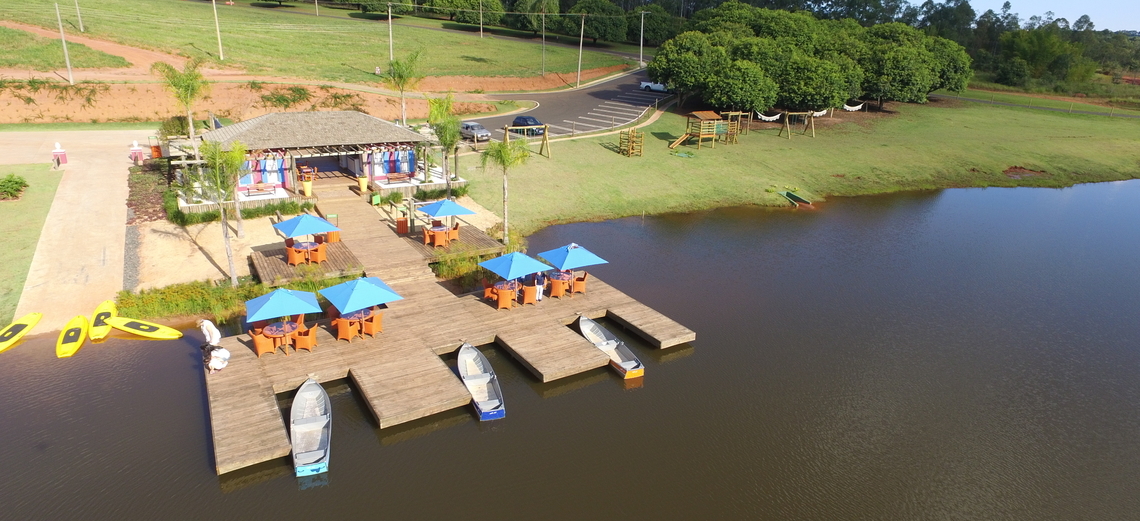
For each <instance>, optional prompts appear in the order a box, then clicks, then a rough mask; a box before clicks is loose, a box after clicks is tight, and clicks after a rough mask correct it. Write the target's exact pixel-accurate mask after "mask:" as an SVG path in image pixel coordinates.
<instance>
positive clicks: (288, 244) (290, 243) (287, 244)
mask: <svg viewBox="0 0 1140 521" xmlns="http://www.w3.org/2000/svg"><path fill="white" fill-rule="evenodd" d="M285 247H286V248H292V247H293V238H292V237H288V238H286V239H285Z"/></svg>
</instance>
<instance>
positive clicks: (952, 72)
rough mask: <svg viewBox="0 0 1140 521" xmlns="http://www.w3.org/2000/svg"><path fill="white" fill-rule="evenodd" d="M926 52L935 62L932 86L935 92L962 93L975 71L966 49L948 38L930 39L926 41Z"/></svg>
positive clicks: (932, 90) (931, 90)
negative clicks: (941, 90) (942, 90)
mask: <svg viewBox="0 0 1140 521" xmlns="http://www.w3.org/2000/svg"><path fill="white" fill-rule="evenodd" d="M926 50H927V51H930V54H931V55H932V56H933V58H934V61H933V65H934V71H933V72H934V75H935V81H934V83H933V84H931V85H930V90H928V91H927V92H928V93H930V92H934V91H936V90H938V89H946V90H949V91H953V92H962V91H963V90H966V86H967V85H969V83H970V77H972V76H973V75H974V70H973V69H971V68H970V55H969V54H966V49H964V48H963V47H962V46H961V45H958V44H957V43H954V42H952V41H950V40H947V39H946V38H939V37H937V36H935V37H929V38H927V39H926Z"/></svg>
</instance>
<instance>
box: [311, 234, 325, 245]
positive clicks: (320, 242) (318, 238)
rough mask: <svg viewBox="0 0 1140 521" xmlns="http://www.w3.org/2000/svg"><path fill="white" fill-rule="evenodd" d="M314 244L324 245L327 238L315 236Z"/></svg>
mask: <svg viewBox="0 0 1140 521" xmlns="http://www.w3.org/2000/svg"><path fill="white" fill-rule="evenodd" d="M313 242H316V243H317V244H324V243H325V236H324V235H323V234H322V235H314V236H313Z"/></svg>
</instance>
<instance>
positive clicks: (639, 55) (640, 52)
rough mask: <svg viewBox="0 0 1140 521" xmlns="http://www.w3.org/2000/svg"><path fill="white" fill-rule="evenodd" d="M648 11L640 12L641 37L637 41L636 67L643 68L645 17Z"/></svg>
mask: <svg viewBox="0 0 1140 521" xmlns="http://www.w3.org/2000/svg"><path fill="white" fill-rule="evenodd" d="M648 12H649V11H642V12H641V37H640V38H638V39H637V66H638V67H645V59H644V58H643V57H642V55H643V54H644V51H645V15H646V13H648Z"/></svg>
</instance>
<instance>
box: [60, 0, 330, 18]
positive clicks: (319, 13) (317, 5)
mask: <svg viewBox="0 0 1140 521" xmlns="http://www.w3.org/2000/svg"><path fill="white" fill-rule="evenodd" d="M76 1H79V0H76ZM313 7H314V8H316V10H317V16H320V15H321V6H320V4H318V3H317V0H313Z"/></svg>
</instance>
